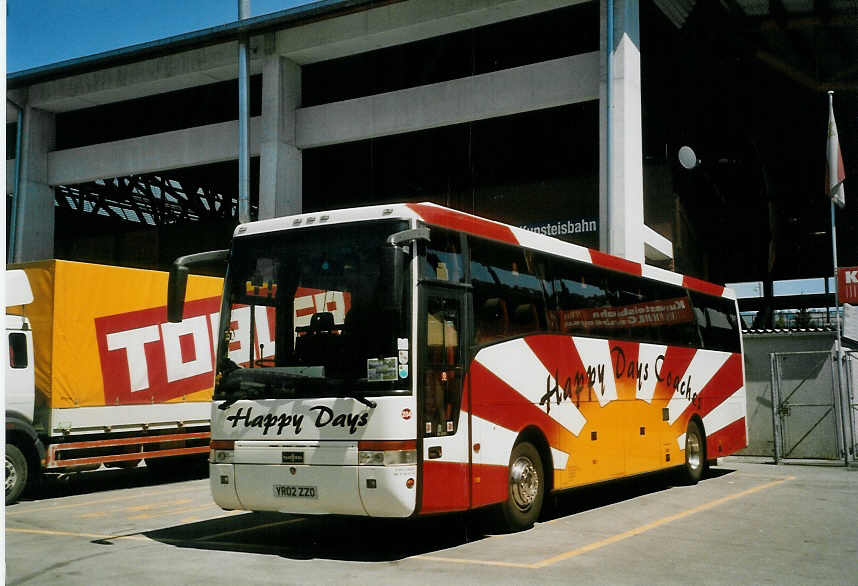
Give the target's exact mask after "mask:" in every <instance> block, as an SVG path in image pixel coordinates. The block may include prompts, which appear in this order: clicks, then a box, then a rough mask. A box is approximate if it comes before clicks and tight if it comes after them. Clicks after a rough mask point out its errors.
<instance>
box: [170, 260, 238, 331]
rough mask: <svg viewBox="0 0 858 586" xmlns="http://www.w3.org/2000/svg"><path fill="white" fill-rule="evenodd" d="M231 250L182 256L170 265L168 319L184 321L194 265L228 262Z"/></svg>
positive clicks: (176, 321)
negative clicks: (189, 283) (186, 296)
mask: <svg viewBox="0 0 858 586" xmlns="http://www.w3.org/2000/svg"><path fill="white" fill-rule="evenodd" d="M228 259H229V250H211V251H209V252H198V253H197V254H189V255H187V256H180V257H179V258H177V259H176V260H175V261H174V262H173V266H172V267H170V280H169V282H168V283H167V320H168V321H170V322H172V323H178V322H180V321H182V317H183V316H184V313H185V292H186V291H187V288H188V275H189V274H190V272H191V271H190V269H191V267H193V266H200V265H211V264H219V263H223V264H226V261H227V260H228Z"/></svg>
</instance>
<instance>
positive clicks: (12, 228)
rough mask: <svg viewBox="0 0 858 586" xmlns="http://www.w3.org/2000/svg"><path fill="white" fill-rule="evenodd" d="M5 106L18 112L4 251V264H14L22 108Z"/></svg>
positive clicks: (19, 185)
mask: <svg viewBox="0 0 858 586" xmlns="http://www.w3.org/2000/svg"><path fill="white" fill-rule="evenodd" d="M6 103H7V104H12V105H13V106H14V107H15V109H16V110H17V111H18V124H17V127H18V128H17V129H16V132H15V192H14V193H13V194H12V209H11V210H9V234H8V238H9V248H8V250H7V251H6V262H7V263H13V262H15V248H16V244H17V240H18V238H17V235H16V231H17V229H18V200H20V199H21V159H23V153H22V152H21V142H22V137H23V136H24V108H22V107H21V106H19V105H18V104H16V103H15V102H13V101H12V100H10V99H8V98H7V99H6Z"/></svg>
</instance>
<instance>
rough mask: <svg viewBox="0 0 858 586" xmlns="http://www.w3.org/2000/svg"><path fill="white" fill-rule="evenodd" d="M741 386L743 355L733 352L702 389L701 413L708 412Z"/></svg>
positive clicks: (700, 395) (700, 396)
mask: <svg viewBox="0 0 858 586" xmlns="http://www.w3.org/2000/svg"><path fill="white" fill-rule="evenodd" d="M741 386H742V355H741V354H733V355H732V356H730V358H728V359H727V362H725V363H724V365H723V366H722V367H721V369H720V370H719V371H718V372H717V373H715V376H713V377H712V378H711V379H710V380H709V382H708V383H706V385H705V386H704V387H703V389H702V390H701V391H700V394H699V395H698V396H699V398H700V410H699V413H700V415H703V416H705V415H706V414H708V413H709V412H710V411H712V410H713V409H714V408H715V407H717V406H718V405H720V404H721V403H723V402H724V400H725V399H727V398H728V397H729V396H730V395H732V394H733V393H735V392H736V391H737V390H739V388H741Z"/></svg>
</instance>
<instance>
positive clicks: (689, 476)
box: [681, 421, 706, 484]
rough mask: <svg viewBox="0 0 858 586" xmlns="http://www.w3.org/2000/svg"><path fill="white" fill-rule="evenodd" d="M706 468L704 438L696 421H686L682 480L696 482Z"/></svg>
mask: <svg viewBox="0 0 858 586" xmlns="http://www.w3.org/2000/svg"><path fill="white" fill-rule="evenodd" d="M704 468H706V440H705V438H704V437H703V431H702V430H701V429H700V425H699V424H698V423H697V422H696V421H689V422H688V429H687V430H686V431H685V466H683V467H682V478H681V480H682V482H683V483H684V484H697V483H698V482H699V481H700V479H701V478H702V477H703V470H704Z"/></svg>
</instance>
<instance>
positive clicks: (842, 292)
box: [837, 267, 858, 305]
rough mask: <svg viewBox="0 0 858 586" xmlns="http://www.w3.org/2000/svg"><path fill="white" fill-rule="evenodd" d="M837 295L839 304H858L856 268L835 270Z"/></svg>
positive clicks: (857, 273) (857, 272)
mask: <svg viewBox="0 0 858 586" xmlns="http://www.w3.org/2000/svg"><path fill="white" fill-rule="evenodd" d="M837 294H838V296H839V301H840V303H851V304H853V305H854V304H858V267H842V268H839V269H837Z"/></svg>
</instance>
